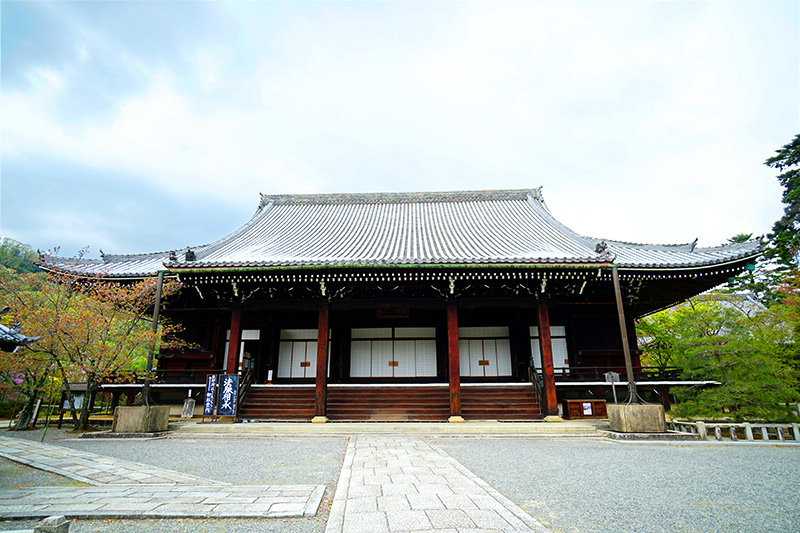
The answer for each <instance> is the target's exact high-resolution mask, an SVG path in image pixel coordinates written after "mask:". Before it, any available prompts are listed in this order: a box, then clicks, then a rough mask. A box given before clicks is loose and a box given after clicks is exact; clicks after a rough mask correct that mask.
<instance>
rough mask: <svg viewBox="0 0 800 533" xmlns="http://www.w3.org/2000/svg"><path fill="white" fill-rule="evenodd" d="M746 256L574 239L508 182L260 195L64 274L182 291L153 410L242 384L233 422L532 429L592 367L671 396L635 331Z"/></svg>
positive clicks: (583, 384) (579, 390)
mask: <svg viewBox="0 0 800 533" xmlns="http://www.w3.org/2000/svg"><path fill="white" fill-rule="evenodd" d="M760 253H761V249H760V245H759V243H758V242H755V241H751V242H746V243H740V244H729V245H724V246H718V247H712V248H700V247H697V246H696V244H695V243H687V244H678V245H653V244H633V243H626V242H620V241H615V240H611V239H600V238H590V237H586V236H583V235H580V234H578V233H576V232H574V231H572V230H570V229H569V228H567V227H566V226H564V225H563V224H561V223H560V222H558V221H557V220H556V219H555V218H553V216H552V215H551V214H550V212H549V210H548V209H547V206H546V205H545V202H544V199H543V197H542V193H541V190H540V189H525V190H493V191H462V192H439V193H429V192H423V193H378V194H317V195H275V196H262V198H261V199H260V202H259V204H258V208H257V209H256V212H255V214H254V215H253V217H252V218H251V219H250V220H249V221H248V222H247V223H246V224H244V225H243V226H242V227H241V228H239V229H237V230H236V231H234V232H233V233H231V234H229V235H227V236H225V237H222V238H221V239H219V240H217V241H215V242H212V243H210V244H205V245H200V246H189V247H181V248H180V249H179V250H178V249H176V250H174V251H165V252H160V253H152V254H143V255H108V254H106V255H104V256H103V259H102V260H97V261H84V262H83V263H81V264H80V265H78V267H77V268H79V269H80V270H81V271H82V272H83V273H84V274H85V275H87V276H90V275H98V276H105V277H107V278H108V279H110V280H114V279H117V280H120V281H130V280H135V279H143V278H145V277H151V276H156V275H157V273H158V272H162V273H164V274H165V275H166V277H174V278H177V279H179V280H180V282H181V283H182V284H183V289H182V290H181V292H180V293H179V295H178V296H177V297H175V298H172V299H170V300H169V301H167V302H164V304H163V314H164V315H165V316H167V317H169V318H170V319H171V320H173V321H174V322H177V323H180V324H181V325H182V326H183V330H184V332H185V337H186V338H185V340H186V341H189V342H190V343H192V345H193V346H194V348H193V349H191V350H186V351H182V352H179V353H176V352H173V353H161V354H160V357H159V364H158V373H159V383H156V384H154V385H153V387H154V388H153V394H161V396H162V398H161V399H162V401H166V399H167V397H168V392H167V391H173V392H174V391H183V393H184V395H185V392H186V391H188V390H192V391H195V393H197V392H200V390H201V388H202V387H203V384H204V383H205V381H206V376H207V375H208V374H240V375H241V379H240V380H239V383H240V385H239V388H240V391H241V395H240V397H239V403H238V408H237V409H238V417H239V418H243V419H251V420H308V421H310V420H312V419H314V420H316V421H324V420H448V419H449V420H454V421H455V420H459V419H466V420H475V419H498V420H533V419H542V418H545V417H551V419H555V418H556V417H558V415H559V402H560V401H562V400H565V399H571V398H587V399H599V398H603V397H606V396H607V395H608V396H610V392H609V391H610V385H611V384H610V383H609V382H607V381H606V380H605V379H604V374H606V373H608V372H617V373H620V374H621V376H622V378H621V381H620V382H618V383H617V385H621V386H622V387H623V388H627V389H628V391H629V393H631V392H632V393H634V394H635V393H636V389H635V388H634V387H633V386H632V383H630V381H631V378H632V379H633V380H634V381H635V382H636V383H637V385H638V391H639V394H651V395H652V394H653V393H657V394H661V395H662V396H663V395H665V394H666V392H667V391H668V388H669V387H670V386H672V385H678V384H681V385H684V384H687V383H688V382H680V381H677V374H676V373H675V372H673V371H671V370H670V369H648V368H642V366H641V365H640V362H639V357H638V351H637V347H636V333H635V328H634V320H635V319H636V318H638V317H641V316H644V315H647V314H649V313H652V312H654V311H657V310H659V309H664V308H666V307H669V306H671V305H674V304H675V303H678V302H680V301H683V300H685V299H686V298H688V297H690V296H693V295H696V294H698V293H700V292H703V291H705V290H707V289H710V288H712V287H714V286H717V285H719V284H721V283H723V282H725V281H726V280H727V279H728V278H730V277H732V276H734V275H736V274H737V273H738V272H740V271H742V270H743V269H744V268H745V266H746V265H747V264H748V263H749V262H752V261H753V260H754V259H755V258H756V257H757V256H758V255H759V254H760ZM62 267H63V268H66V267H67V263H66V262H65V263H63V264H62ZM56 268H58V265H56ZM692 383H693V384H699V383H694V382H692ZM159 391H161V392H159ZM654 397H655V398H657V397H658V396H654ZM635 400H636V398H634V401H635ZM176 401H180V400H178V399H177V398H176Z"/></svg>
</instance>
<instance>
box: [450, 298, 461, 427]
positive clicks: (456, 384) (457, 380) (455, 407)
mask: <svg viewBox="0 0 800 533" xmlns="http://www.w3.org/2000/svg"><path fill="white" fill-rule="evenodd" d="M447 353H448V360H449V365H448V374H449V375H450V416H451V417H454V416H458V417H460V416H461V365H460V364H459V359H458V313H457V311H456V303H455V302H452V301H450V302H447Z"/></svg>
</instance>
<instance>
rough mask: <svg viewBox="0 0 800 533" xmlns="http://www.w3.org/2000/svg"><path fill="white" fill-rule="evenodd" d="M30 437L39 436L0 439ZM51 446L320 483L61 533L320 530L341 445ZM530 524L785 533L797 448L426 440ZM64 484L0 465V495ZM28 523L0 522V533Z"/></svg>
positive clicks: (210, 474) (62, 436)
mask: <svg viewBox="0 0 800 533" xmlns="http://www.w3.org/2000/svg"><path fill="white" fill-rule="evenodd" d="M2 433H3V434H4V435H6V436H13V437H22V438H29V439H35V440H38V436H39V435H40V434H41V433H40V432H38V431H37V432H27V433H16V434H13V433H6V432H2ZM47 436H48V439H47V440H48V441H49V442H51V443H53V444H58V445H60V446H66V447H69V448H73V449H77V450H82V451H88V452H93V453H97V454H102V455H108V456H112V457H117V458H120V459H125V460H128V461H134V462H139V463H144V464H148V465H152V466H157V467H161V468H167V469H172V470H176V471H178V472H183V473H186V474H191V475H194V476H199V477H204V478H211V479H217V480H220V481H227V482H235V483H239V484H325V485H326V486H327V490H326V494H325V498H324V499H323V502H322V505H321V506H320V510H319V512H318V513H317V516H316V517H314V518H311V519H269V520H228V519H225V520H223V519H220V520H188V519H179V520H82V521H77V522H75V523H73V525H72V527H71V529H70V531H72V532H78V533H81V532H101V531H106V532H114V533H128V532H130V533H133V532H140V531H143V530H145V531H163V532H175V533H177V532H182V531H193V532H194V531H208V532H218V531H219V532H222V531H233V532H239V531H242V532H244V531H303V532H312V531H317V532H321V531H324V529H325V523H326V520H327V517H328V512H329V509H330V504H331V499H332V497H333V492H334V490H335V488H336V482H337V480H338V477H339V472H340V470H341V467H342V461H343V457H344V453H345V450H346V447H347V441H348V438H347V437H334V436H326V437H319V436H285V437H249V436H248V437H241V438H235V437H234V438H231V437H211V436H190V435H187V436H179V435H178V436H177V437H176V438H164V439H156V440H133V439H75V438H72V436H71V435H70V434H68V433H65V432H58V431H53V430H51V432H49V433H48V435H47ZM427 440H428V441H429V442H431V443H432V444H435V445H436V446H439V447H440V448H441V449H443V450H444V451H445V452H447V453H448V454H449V455H450V456H451V457H453V458H454V459H456V460H457V461H459V462H460V463H461V464H462V465H463V466H465V467H466V468H468V469H469V470H471V471H472V472H473V473H474V474H476V475H477V476H479V477H480V478H482V479H484V480H485V481H486V482H488V483H489V484H490V485H491V486H492V487H494V488H495V489H497V490H498V491H499V492H500V493H502V494H503V495H505V496H506V497H508V498H509V499H510V500H512V501H513V502H514V503H516V504H517V505H519V506H520V507H521V508H522V509H523V510H525V511H526V512H528V513H529V514H530V515H531V516H532V517H533V518H535V519H537V520H538V521H539V522H541V523H542V524H544V525H545V526H547V527H548V528H550V529H551V530H552V531H558V532H617V531H626V532H664V531H670V532H671V531H690V532H717V531H725V530H727V531H753V532H761V531H763V532H780V531H787V532H790V531H791V532H794V531H797V530H798V524H800V497H799V496H798V495H799V494H800V476H798V472H800V446H791V445H785V446H776V445H773V446H753V445H747V444H744V443H739V444H716V443H702V444H693V443H670V444H665V443H643V442H636V443H621V442H611V441H605V440H600V439H593V438H592V439H589V438H584V439H566V438H565V439H546V438H537V439H530V438H523V437H514V438H491V437H479V436H471V437H442V436H437V437H429V438H428V439H427ZM74 483H75V482H74V481H72V480H69V479H66V478H62V477H60V476H56V475H54V474H49V473H46V472H39V471H36V470H33V469H30V468H28V467H24V466H21V465H17V464H15V463H11V462H9V461H5V460H0V486H4V487H10V486H39V485H71V484H74ZM33 524H34V522H20V521H7V522H0V530H8V529H18V528H21V527H32V526H33Z"/></svg>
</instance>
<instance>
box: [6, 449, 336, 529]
mask: <svg viewBox="0 0 800 533" xmlns="http://www.w3.org/2000/svg"><path fill="white" fill-rule="evenodd" d="M0 456H2V457H5V458H7V459H9V460H12V461H16V462H19V463H23V464H27V465H30V466H33V467H34V468H39V469H42V470H47V471H50V472H55V473H57V474H61V475H64V476H66V477H69V478H72V479H75V480H77V481H82V482H84V483H88V484H90V485H92V486H88V487H26V488H0V518H40V517H46V516H51V515H65V516H67V517H69V518H165V517H169V518H201V517H202V518H256V517H298V516H314V515H315V514H316V512H317V509H318V507H319V504H320V501H321V500H322V496H323V494H324V492H325V486H324V485H241V486H237V485H229V484H227V483H222V482H218V481H213V480H207V479H202V478H197V477H194V476H188V475H185V474H181V473H179V472H174V471H171V470H165V469H162V468H157V467H152V466H148V465H143V464H139V463H132V462H129V461H122V460H120V459H115V458H112V457H106V456H102V455H98V454H93V453H88V452H81V451H76V450H71V449H69V448H64V447H61V446H54V445H50V444H42V443H37V442H32V441H26V440H22V439H13V438H5V437H0Z"/></svg>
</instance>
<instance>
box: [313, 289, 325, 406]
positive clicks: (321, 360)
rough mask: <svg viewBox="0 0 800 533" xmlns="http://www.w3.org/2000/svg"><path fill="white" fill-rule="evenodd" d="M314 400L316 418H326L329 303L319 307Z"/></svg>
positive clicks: (323, 303)
mask: <svg viewBox="0 0 800 533" xmlns="http://www.w3.org/2000/svg"><path fill="white" fill-rule="evenodd" d="M314 398H315V401H314V418H315V419H318V417H324V416H325V415H326V413H327V406H328V302H322V303H321V304H320V307H319V329H318V330H317V387H316V392H315V394H314ZM320 421H321V420H320Z"/></svg>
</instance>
